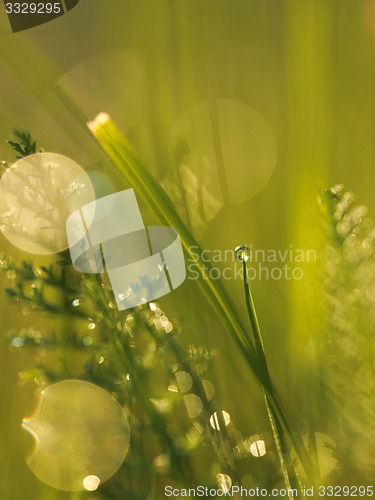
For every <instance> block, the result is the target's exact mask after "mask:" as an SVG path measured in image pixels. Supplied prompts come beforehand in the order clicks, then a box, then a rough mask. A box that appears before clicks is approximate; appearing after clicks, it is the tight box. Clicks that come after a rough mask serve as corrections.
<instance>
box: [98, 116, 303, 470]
mask: <svg viewBox="0 0 375 500" xmlns="http://www.w3.org/2000/svg"><path fill="white" fill-rule="evenodd" d="M88 127H89V129H90V130H91V132H92V134H93V135H94V137H95V138H96V139H97V141H98V142H99V143H100V145H101V146H102V148H103V149H104V151H105V152H106V153H107V154H108V156H109V157H110V159H111V160H112V162H113V164H114V165H115V166H116V168H117V169H118V170H119V172H120V173H121V174H122V175H123V176H124V177H125V178H126V179H127V180H128V181H129V182H130V184H131V186H133V187H134V189H135V190H136V192H137V194H138V195H139V196H140V197H141V198H142V200H143V201H144V202H145V203H146V204H147V206H148V207H149V209H150V211H151V213H152V214H153V216H154V217H155V219H156V221H157V222H158V223H159V224H160V225H163V226H172V227H173V228H175V229H176V230H177V231H178V233H179V235H180V239H181V242H182V245H183V247H184V249H185V252H186V254H187V255H188V257H189V259H190V260H191V261H192V262H194V264H195V265H196V267H197V269H198V270H199V278H198V280H197V281H198V284H199V286H200V288H201V290H202V291H203V293H204V294H205V296H206V297H207V299H208V300H209V302H210V303H211V305H212V306H213V308H214V310H215V311H216V313H217V314H218V316H219V317H220V319H221V320H222V322H223V324H224V326H225V327H226V329H227V330H228V332H229V333H230V335H231V336H232V338H233V340H234V342H235V343H236V345H237V346H238V348H239V349H240V351H241V352H242V354H243V355H244V357H245V359H246V361H247V363H248V365H249V367H250V369H251V371H252V373H253V375H254V377H255V379H256V380H257V382H258V383H259V385H260V386H261V388H262V390H263V391H264V393H265V394H267V396H268V404H269V406H270V408H271V409H272V411H273V414H274V415H275V416H276V417H277V418H278V419H279V420H280V425H282V426H283V427H284V429H285V431H286V432H287V433H288V434H289V436H290V439H291V441H292V443H293V446H294V447H295V450H296V453H297V455H298V457H299V459H300V462H301V464H302V466H303V468H304V469H305V472H306V475H307V477H310V470H311V464H310V459H309V456H308V454H307V451H306V449H305V447H304V444H303V440H302V438H301V437H300V436H299V434H298V432H297V431H295V430H292V428H291V426H290V425H289V423H288V420H287V418H286V416H285V413H284V411H283V409H282V406H281V404H280V403H279V400H278V397H277V395H276V393H275V391H274V389H273V387H272V384H271V383H270V378H269V374H268V373H267V371H265V365H264V363H262V362H261V361H260V359H259V357H258V354H257V351H256V350H255V348H254V345H253V343H252V342H251V340H250V337H249V335H248V333H247V330H246V328H245V327H244V325H243V324H242V322H241V321H240V319H239V317H238V314H237V312H236V310H235V308H234V306H233V304H232V301H231V299H230V297H229V296H228V294H227V292H226V290H225V288H224V287H223V285H222V284H221V282H220V281H219V280H212V279H211V278H210V275H209V272H210V269H211V267H210V264H209V263H207V262H206V261H203V260H202V259H201V257H200V255H199V253H198V254H197V253H195V252H194V251H192V248H198V249H199V245H198V244H197V242H196V241H195V240H194V238H193V237H192V235H191V234H190V232H189V230H188V229H187V228H186V226H185V224H184V223H183V222H182V220H181V218H180V217H179V215H178V214H177V212H176V210H175V209H174V207H173V205H172V202H171V201H170V199H169V197H168V196H167V194H166V193H165V191H164V190H163V189H162V188H161V187H160V186H159V184H158V183H157V182H156V181H155V179H154V178H153V177H152V176H151V175H150V174H149V172H148V170H147V168H146V167H145V165H144V164H143V162H142V160H141V159H140V158H139V156H138V154H137V153H136V152H135V151H134V149H133V148H132V146H131V145H130V143H129V142H128V141H127V139H126V137H125V136H124V135H123V134H122V133H121V132H120V130H119V129H118V128H117V126H116V125H115V123H114V122H113V121H112V120H111V118H110V117H109V116H108V115H107V114H105V113H101V114H100V115H98V117H97V118H96V119H95V120H94V121H92V122H89V123H88Z"/></svg>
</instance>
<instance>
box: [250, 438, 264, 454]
mask: <svg viewBox="0 0 375 500" xmlns="http://www.w3.org/2000/svg"><path fill="white" fill-rule="evenodd" d="M250 453H251V454H252V455H253V456H254V457H264V455H265V454H266V443H265V442H264V441H263V439H258V440H257V441H254V443H252V444H251V445H250Z"/></svg>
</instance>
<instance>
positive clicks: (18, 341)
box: [10, 337, 23, 347]
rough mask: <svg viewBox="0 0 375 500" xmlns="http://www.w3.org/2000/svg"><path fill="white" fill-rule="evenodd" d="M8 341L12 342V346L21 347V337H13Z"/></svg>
mask: <svg viewBox="0 0 375 500" xmlns="http://www.w3.org/2000/svg"><path fill="white" fill-rule="evenodd" d="M10 343H11V344H12V346H13V347H22V346H23V339H21V337H13V338H12V340H11V341H10Z"/></svg>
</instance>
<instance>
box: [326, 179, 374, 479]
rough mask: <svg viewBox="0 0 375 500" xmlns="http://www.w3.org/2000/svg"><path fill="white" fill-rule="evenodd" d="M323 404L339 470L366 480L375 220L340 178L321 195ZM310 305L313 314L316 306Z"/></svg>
mask: <svg viewBox="0 0 375 500" xmlns="http://www.w3.org/2000/svg"><path fill="white" fill-rule="evenodd" d="M320 207H321V209H322V222H323V227H324V230H325V234H326V237H327V244H326V247H325V249H324V251H323V254H322V259H321V263H322V282H321V291H322V295H321V297H322V302H321V303H320V305H319V306H320V307H319V311H322V312H323V316H322V319H323V321H324V323H323V329H322V333H321V337H320V342H319V351H318V353H319V354H318V356H319V364H320V370H321V374H320V375H321V382H322V394H321V396H323V409H324V410H325V412H326V414H325V415H324V414H323V415H322V417H323V418H324V417H325V419H326V425H327V426H328V427H329V429H330V432H331V433H332V434H331V435H332V437H333V438H334V441H335V443H336V448H335V456H336V458H337V459H338V463H339V467H340V469H341V471H342V475H343V476H344V477H345V478H346V480H347V481H349V483H350V482H351V481H359V480H360V479H361V480H362V481H364V482H366V481H371V480H372V478H373V475H374V470H375V399H374V383H375V337H374V332H375V253H374V241H375V227H374V225H373V222H372V221H371V219H370V218H368V217H367V209H366V207H365V206H363V205H359V204H358V203H356V201H355V197H354V195H353V194H352V193H351V192H346V191H345V190H344V188H343V186H342V185H337V186H335V187H334V188H332V189H329V190H326V191H324V193H323V194H322V196H321V198H320ZM319 311H317V314H320V312H319Z"/></svg>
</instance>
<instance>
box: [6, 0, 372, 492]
mask: <svg viewBox="0 0 375 500" xmlns="http://www.w3.org/2000/svg"><path fill="white" fill-rule="evenodd" d="M2 10H3V9H2ZM0 39H1V41H0V89H1V95H0V116H1V120H0V138H2V140H1V141H0V156H1V159H4V160H11V159H12V153H11V151H10V149H9V147H8V145H7V144H6V142H5V141H6V139H8V138H10V137H11V132H12V130H13V129H15V128H17V127H18V128H19V127H21V128H25V129H28V130H30V131H31V133H32V135H33V137H34V138H35V139H37V141H38V144H39V145H41V146H43V147H44V148H45V150H47V151H53V152H58V153H62V154H65V155H66V156H68V157H70V158H72V159H74V160H75V161H77V163H79V164H80V165H81V166H82V167H84V168H85V169H87V171H88V172H91V174H92V173H93V172H95V173H94V174H92V175H93V179H94V180H95V176H96V179H98V178H99V180H96V188H97V193H98V195H101V194H102V192H103V186H104V184H105V186H106V187H107V191H108V189H109V190H112V191H118V190H121V189H123V188H125V187H130V186H127V185H126V184H125V183H124V181H123V180H122V179H120V178H119V176H118V174H116V172H115V170H114V168H113V167H112V166H111V163H110V162H109V161H108V160H107V158H106V157H105V155H104V153H103V152H102V151H101V149H100V148H99V147H98V145H97V144H96V142H95V140H94V139H93V138H92V136H91V134H90V132H89V131H88V129H87V127H86V121H88V120H90V119H93V118H94V117H95V116H96V114H97V113H99V112H101V111H106V112H108V113H109V114H110V115H111V116H112V118H113V119H114V120H115V122H116V123H117V124H118V126H119V127H120V128H121V129H122V130H123V131H124V132H125V133H126V135H127V136H128V138H129V139H130V141H131V142H132V144H133V145H134V147H135V148H136V149H137V151H138V152H139V154H140V156H141V157H142V158H143V159H144V161H145V163H146V165H147V166H148V168H149V169H150V171H151V172H152V173H153V175H154V176H155V177H156V178H157V179H158V180H159V181H160V182H161V183H162V184H163V185H164V186H166V189H167V186H168V182H172V181H171V179H173V175H172V174H173V172H176V161H177V160H176V154H177V153H176V148H177V146H176V142H177V143H178V138H179V134H180V135H181V136H182V137H183V136H184V134H185V133H186V134H187V136H188V132H186V131H184V126H185V124H184V122H183V120H184V119H185V120H187V121H188V122H189V124H190V126H191V127H192V130H195V132H194V133H193V132H191V134H190V136H189V137H193V138H192V139H190V140H191V142H192V144H189V147H190V149H192V148H193V149H194V147H196V148H197V151H198V153H200V151H201V150H204V148H205V144H207V142H209V141H212V140H213V143H212V144H213V145H212V148H211V149H210V151H209V153H207V154H208V163H209V162H210V160H211V159H212V158H211V157H210V154H212V157H214V158H215V159H216V160H215V161H216V165H214V166H213V167H212V164H211V167H212V168H213V170H212V169H211V167H210V168H207V170H205V168H206V167H205V166H204V165H203V166H200V165H198V167H196V168H197V170H194V169H193V170H192V173H191V175H192V177H191V178H190V181H189V177H188V178H187V179H188V180H187V181H186V183H187V184H189V182H191V189H192V193H193V195H194V189H195V184H194V182H195V180H196V179H197V177H199V175H200V173H202V177H201V178H200V179H199V182H198V184H199V183H200V184H199V185H200V189H201V188H202V184H203V187H204V189H205V190H206V191H207V193H208V194H209V195H210V196H208V195H207V199H211V201H212V200H213V201H212V206H214V207H215V209H214V213H213V215H212V217H211V216H210V217H206V220H203V221H200V224H198V225H197V227H195V228H194V231H195V235H196V237H197V238H198V240H199V242H200V244H201V245H202V247H204V248H207V249H211V250H213V249H220V250H226V249H233V248H234V247H235V246H237V245H239V244H248V245H250V244H251V245H253V248H259V249H265V250H267V249H276V250H278V249H280V250H281V251H284V250H286V249H288V248H289V247H290V245H293V247H294V248H298V249H316V250H317V252H318V251H319V250H320V245H321V235H320V227H319V224H320V223H319V218H318V217H317V216H316V215H315V214H314V208H313V207H314V203H315V199H316V196H317V193H318V188H320V187H322V186H327V187H329V186H331V185H334V184H336V183H338V182H340V183H343V184H344V185H345V187H346V188H347V189H349V190H351V191H353V192H355V193H356V194H357V195H358V198H359V199H360V201H361V203H364V204H365V205H367V206H368V208H369V212H370V215H371V214H374V213H375V199H374V196H373V187H374V182H373V181H374V165H375V141H374V130H375V93H374V88H375V4H374V2H373V1H372V0H357V1H355V2H353V1H350V0H331V1H329V2H328V1H326V0H234V1H227V0H178V1H177V0H173V1H171V0H142V1H138V0H137V1H135V0H121V1H120V0H81V1H80V3H79V5H78V6H77V7H76V8H74V9H73V10H72V11H71V12H70V13H69V14H67V15H64V16H63V17H61V18H59V19H57V20H55V21H53V22H50V23H48V24H46V25H43V26H40V27H37V28H34V29H31V30H29V31H26V32H21V33H17V34H13V33H11V31H10V27H9V23H8V20H7V18H6V15H5V12H2V14H1V16H0ZM223 102H226V103H229V108H230V110H232V111H233V109H234V111H233V114H231V113H232V111H229V112H228V113H229V115H228V116H229V118H228V120H229V122H228V121H226V119H225V116H226V115H225V112H224V111H223V110H222V108H221V106H222V103H223ZM200 103H206V104H204V105H203V108H202V107H199V106H200ZM236 103H241V104H240V106H242V107H241V111H240V112H239V114H237V111H236V110H235V108H236V106H237V104H236ZM197 106H198V108H196V107H197ZM205 106H206V107H205ZM192 108H193V109H195V112H196V115H194V111H193V112H192V113H193V116H191V115H189V116H190V118H188V119H187V118H186V113H187V112H188V113H189V110H191V109H192ZM242 112H243V113H244V114H242ZM220 113H224V115H220ZM207 116H209V118H210V119H209V120H208V121H207V120H206V119H207ZM181 117H185V118H182V122H181ZM236 117H237V118H238V120H236ZM189 120H190V121H189ZM205 120H206V121H207V123H208V125H207V127H206V126H205V125H204V124H205V123H206V121H205ZM230 120H233V121H232V122H230ZM181 123H182V124H181ZM181 127H182V129H181ZM195 127H196V128H195ZM258 127H259V128H258ZM262 127H263V128H262ZM181 130H182V131H181ZM224 131H225V132H224ZM231 133H233V136H234V137H242V139H241V140H239V141H238V143H236V141H235V140H229V143H228V144H229V145H226V143H225V139H226V137H227V136H228V137H229V136H230V137H232V136H231ZM211 134H213V135H212V136H211ZM215 134H216V135H215ZM241 134H242V135H241ZM176 137H177V139H176ZM212 137H213V139H212ZM215 137H216V139H215ZM247 139H248V140H247ZM194 141H195V142H194ZM180 146H181V143H180ZM258 146H259V147H258ZM200 148H201V149H200ZM198 153H197V154H198ZM252 153H254V155H252ZM240 160H241V161H240ZM214 163H215V162H214ZM238 165H240V166H238ZM216 169H217V171H218V172H219V174H218V173H217V171H216ZM263 174H264V175H263ZM257 175H258V176H260V179H262V178H263V177H262V175H263V176H264V180H263V181H262V180H260V181H259V188H256V185H255V187H254V186H253V176H255V177H256V176H257ZM194 179H195V180H194ZM254 183H255V184H256V182H255V181H254ZM108 186H109V187H108ZM171 186H172V187H171ZM169 189H170V193H171V194H173V191H174V189H173V182H172V185H170V186H169ZM197 189H198V188H197ZM193 195H192V196H193ZM211 195H212V197H211ZM193 198H194V196H193ZM143 213H144V215H145V219H146V221H147V217H148V216H147V214H146V213H145V212H144V211H143ZM207 213H208V212H206V215H207ZM0 246H1V249H2V250H4V251H6V252H7V253H9V254H11V255H14V256H16V257H18V258H20V259H28V258H29V256H28V255H27V254H26V253H24V252H22V251H20V250H18V249H16V248H14V247H12V246H11V245H10V244H9V243H7V241H6V240H5V238H4V237H2V236H1V237H0ZM37 262H39V263H45V262H48V260H46V259H44V260H43V259H42V258H40V257H37ZM218 265H219V266H220V265H222V264H218ZM224 265H225V263H224ZM228 265H229V266H230V267H232V268H238V264H235V263H233V262H230V263H229V264H228ZM318 268H319V258H318V262H317V263H315V264H314V263H310V264H304V265H303V269H304V271H305V277H304V279H302V280H300V281H296V280H294V281H287V280H280V281H275V280H258V279H256V280H255V281H254V283H253V292H254V296H255V301H256V305H257V310H258V315H259V317H260V322H261V326H262V329H263V336H264V342H265V348H266V351H267V354H268V360H269V365H270V370H271V374H272V376H273V378H274V380H275V381H276V386H277V388H278V390H279V392H280V394H281V396H282V399H283V402H284V405H285V407H286V409H287V412H288V413H289V415H291V418H292V421H293V422H294V424H295V425H296V426H301V428H303V426H304V425H305V424H304V421H305V419H306V416H307V414H308V413H309V412H310V411H312V410H311V405H313V402H312V401H311V400H310V399H309V401H306V392H305V389H304V383H305V382H306V380H307V379H309V378H310V374H309V371H308V370H307V369H306V359H310V354H311V353H310V350H309V349H310V347H311V342H310V341H311V338H313V337H314V335H315V333H316V331H315V329H316V325H317V323H318V314H317V311H316V306H315V304H314V300H316V296H317V295H319V279H318ZM5 281H6V280H5V279H3V280H2V284H3V286H5V285H6V283H5ZM313 282H315V285H314V286H315V287H316V288H314V286H313V285H312V283H313ZM225 286H226V287H227V288H228V290H229V291H230V293H231V295H232V297H233V299H234V301H235V302H236V303H237V305H238V312H239V314H240V315H241V316H243V319H244V321H246V316H245V307H244V301H243V296H242V293H243V290H242V282H241V280H240V279H233V280H228V281H226V282H225ZM0 301H1V302H0V303H1V331H2V332H5V331H7V330H8V329H9V328H14V327H19V326H21V325H27V324H28V322H29V321H30V316H25V317H22V315H20V314H19V310H17V309H16V308H14V307H10V306H9V303H8V301H7V299H6V298H5V296H3V297H2V298H1V299H0ZM160 303H161V304H162V307H163V308H164V309H165V310H166V311H168V315H169V317H173V318H176V319H177V320H178V321H179V323H180V324H181V325H182V338H183V342H184V343H185V344H186V345H188V344H189V343H190V342H195V343H198V344H203V345H205V346H207V347H209V348H215V349H216V350H217V352H218V356H217V357H216V359H215V360H214V363H213V367H212V373H211V380H213V381H214V383H215V387H216V393H217V395H218V396H219V398H220V400H221V402H222V405H223V408H225V409H226V410H227V411H228V412H229V413H230V414H231V417H232V420H233V421H234V422H235V425H236V428H238V429H240V431H241V432H242V433H243V434H245V435H250V434H255V433H262V432H265V431H268V430H269V429H268V423H267V419H266V412H265V409H264V406H263V401H262V397H261V393H260V391H259V389H258V388H257V386H256V384H255V382H254V381H253V380H252V377H251V375H250V373H249V371H248V369H247V367H246V365H245V363H244V361H243V360H242V358H241V355H240V353H239V352H238V351H237V350H236V348H235V347H234V345H233V344H232V343H231V341H230V339H229V336H228V334H227V333H226V331H225V330H224V328H223V327H222V326H221V324H220V322H219V320H218V318H216V316H215V314H214V312H213V311H212V310H211V308H210V306H209V304H208V303H205V302H204V301H203V300H202V298H201V297H200V296H199V295H197V294H196V289H195V284H194V281H190V280H187V281H186V282H185V284H184V285H183V286H181V287H180V288H179V289H178V290H176V291H175V292H174V293H173V294H171V295H169V296H166V297H164V298H162V299H161V300H160ZM40 321H44V320H42V319H41V320H40ZM34 323H35V319H34ZM0 346H1V363H0V373H1V393H0V395H1V405H0V406H1V409H0V428H1V441H0V459H1V464H2V465H1V477H0V491H1V498H4V500H13V499H14V500H24V499H26V498H27V499H28V500H32V499H34V498H35V499H39V498H42V497H41V495H42V492H43V491H44V486H43V485H42V484H40V483H39V482H38V481H37V480H36V479H35V478H34V477H33V475H32V473H31V472H30V471H29V470H28V468H27V466H26V464H25V463H24V454H25V451H24V450H25V444H24V436H23V432H22V431H21V427H20V422H21V421H22V418H23V417H24V416H27V415H29V414H30V413H31V411H32V410H33V408H34V406H35V396H34V389H30V388H24V387H21V386H20V385H19V383H18V378H17V374H18V371H19V370H21V369H22V368H23V367H24V366H25V365H28V364H30V359H29V357H30V356H32V355H31V354H28V353H27V352H26V353H25V352H23V353H22V354H20V353H19V352H17V351H16V350H15V349H9V346H8V343H7V342H6V341H5V340H4V339H3V337H1V341H0ZM317 390H318V389H317ZM327 420H329V415H328V417H327V415H323V416H322V415H320V416H319V419H318V421H319V422H320V423H319V424H318V430H319V431H321V432H326V433H327V432H328V430H327V429H328V428H329V425H327ZM91 498H92V499H94V497H91Z"/></svg>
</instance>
